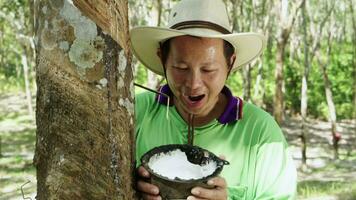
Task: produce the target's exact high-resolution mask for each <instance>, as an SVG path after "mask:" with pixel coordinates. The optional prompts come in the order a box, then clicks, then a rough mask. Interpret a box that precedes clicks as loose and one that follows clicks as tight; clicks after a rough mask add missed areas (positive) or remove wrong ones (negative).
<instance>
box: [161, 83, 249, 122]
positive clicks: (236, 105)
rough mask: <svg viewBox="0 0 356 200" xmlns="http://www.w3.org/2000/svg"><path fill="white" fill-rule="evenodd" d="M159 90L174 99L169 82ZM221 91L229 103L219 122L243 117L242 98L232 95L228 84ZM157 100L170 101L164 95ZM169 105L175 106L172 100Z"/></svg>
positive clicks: (165, 102)
mask: <svg viewBox="0 0 356 200" xmlns="http://www.w3.org/2000/svg"><path fill="white" fill-rule="evenodd" d="M159 91H160V92H161V93H164V94H167V95H168V96H170V97H171V99H172V97H173V93H172V91H171V89H170V88H169V86H168V85H167V84H166V85H163V86H161V87H160V88H159ZM221 93H223V94H224V95H225V96H226V97H227V99H228V103H227V106H226V108H225V110H224V112H223V113H222V114H221V115H220V117H219V118H218V121H219V123H221V124H228V123H231V122H235V121H237V120H239V119H241V118H242V106H243V101H242V99H240V98H239V97H234V96H233V95H232V93H231V91H230V89H229V88H228V87H226V86H224V88H223V89H222V91H221ZM156 100H157V101H158V103H160V104H164V105H167V103H168V98H167V97H165V96H164V95H157V96H156ZM169 106H173V102H172V101H171V102H170V103H169Z"/></svg>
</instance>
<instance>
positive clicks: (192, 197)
mask: <svg viewBox="0 0 356 200" xmlns="http://www.w3.org/2000/svg"><path fill="white" fill-rule="evenodd" d="M187 200H207V199H202V198H199V197H195V196H189V197H188V198H187Z"/></svg>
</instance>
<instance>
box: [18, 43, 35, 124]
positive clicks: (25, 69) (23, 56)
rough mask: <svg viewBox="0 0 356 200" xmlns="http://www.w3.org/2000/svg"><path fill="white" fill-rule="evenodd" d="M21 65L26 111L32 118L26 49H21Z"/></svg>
mask: <svg viewBox="0 0 356 200" xmlns="http://www.w3.org/2000/svg"><path fill="white" fill-rule="evenodd" d="M21 63H22V67H23V74H24V79H25V80H24V81H25V92H26V102H27V110H28V114H29V116H31V118H32V117H33V109H32V95H31V86H30V80H29V72H28V62H27V55H26V48H25V47H23V51H22V53H21Z"/></svg>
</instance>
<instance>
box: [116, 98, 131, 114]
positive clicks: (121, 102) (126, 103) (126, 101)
mask: <svg viewBox="0 0 356 200" xmlns="http://www.w3.org/2000/svg"><path fill="white" fill-rule="evenodd" d="M119 105H120V106H123V107H125V108H126V110H127V112H128V113H129V115H130V116H133V114H134V104H133V102H132V101H131V100H130V99H129V98H125V99H123V98H120V99H119Z"/></svg>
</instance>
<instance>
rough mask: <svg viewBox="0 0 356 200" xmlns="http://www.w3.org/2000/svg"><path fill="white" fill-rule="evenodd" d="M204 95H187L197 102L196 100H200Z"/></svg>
mask: <svg viewBox="0 0 356 200" xmlns="http://www.w3.org/2000/svg"><path fill="white" fill-rule="evenodd" d="M204 97H205V94H202V95H198V96H188V98H189V100H191V101H194V102H198V101H200V100H202V99H203V98H204Z"/></svg>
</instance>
